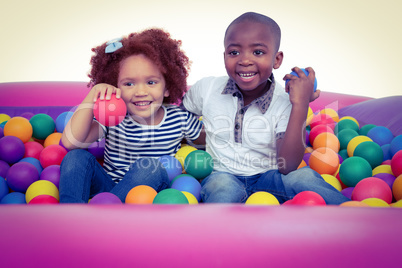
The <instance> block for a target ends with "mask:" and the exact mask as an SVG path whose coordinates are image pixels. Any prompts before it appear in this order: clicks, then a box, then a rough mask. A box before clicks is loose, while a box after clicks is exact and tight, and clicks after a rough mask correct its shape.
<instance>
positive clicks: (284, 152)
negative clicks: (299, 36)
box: [277, 67, 320, 174]
mask: <svg viewBox="0 0 402 268" xmlns="http://www.w3.org/2000/svg"><path fill="white" fill-rule="evenodd" d="M306 69H307V71H308V72H309V76H308V77H307V76H306V75H305V74H304V73H303V71H301V70H300V69H299V68H297V67H296V68H293V71H295V72H296V73H297V74H298V75H299V77H296V76H293V75H290V74H287V75H286V76H285V77H284V80H286V79H291V80H290V81H289V82H288V84H287V86H286V91H287V92H288V93H289V99H290V102H291V103H292V109H291V112H290V116H289V122H288V126H287V128H286V132H285V136H284V137H283V138H282V139H278V140H277V154H278V159H282V161H278V163H281V165H279V167H278V169H279V171H280V172H281V173H282V174H288V173H289V172H291V171H293V170H296V169H297V167H298V166H299V164H300V162H301V160H302V159H303V155H304V150H305V127H306V126H305V122H306V118H307V112H308V107H309V103H310V101H313V100H315V99H316V98H318V96H319V95H320V91H319V90H317V91H316V92H314V79H315V73H314V70H313V69H312V68H306Z"/></svg>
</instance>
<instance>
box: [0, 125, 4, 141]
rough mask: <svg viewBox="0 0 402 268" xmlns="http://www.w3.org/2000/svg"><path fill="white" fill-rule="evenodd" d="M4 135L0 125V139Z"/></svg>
mask: <svg viewBox="0 0 402 268" xmlns="http://www.w3.org/2000/svg"><path fill="white" fill-rule="evenodd" d="M3 137H4V129H3V128H2V127H0V139H1V138H3Z"/></svg>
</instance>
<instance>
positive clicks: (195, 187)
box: [171, 175, 201, 202]
mask: <svg viewBox="0 0 402 268" xmlns="http://www.w3.org/2000/svg"><path fill="white" fill-rule="evenodd" d="M171 188H172V189H176V190H179V191H184V192H189V193H190V194H192V195H194V196H195V198H197V200H198V202H199V201H200V200H201V194H200V192H201V183H199V181H198V180H197V179H196V178H194V177H193V176H190V175H188V176H181V177H179V178H177V179H175V180H174V182H173V183H172V187H171Z"/></svg>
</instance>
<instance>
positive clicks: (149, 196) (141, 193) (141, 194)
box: [125, 185, 157, 204]
mask: <svg viewBox="0 0 402 268" xmlns="http://www.w3.org/2000/svg"><path fill="white" fill-rule="evenodd" d="M156 195H157V192H156V191H155V189H154V188H152V187H151V186H148V185H138V186H136V187H134V188H133V189H131V190H130V191H129V192H128V194H127V196H126V200H125V203H126V204H152V202H153V201H154V198H155V196H156Z"/></svg>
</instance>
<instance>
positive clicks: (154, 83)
mask: <svg viewBox="0 0 402 268" xmlns="http://www.w3.org/2000/svg"><path fill="white" fill-rule="evenodd" d="M156 84H157V83H156V81H148V85H156Z"/></svg>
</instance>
